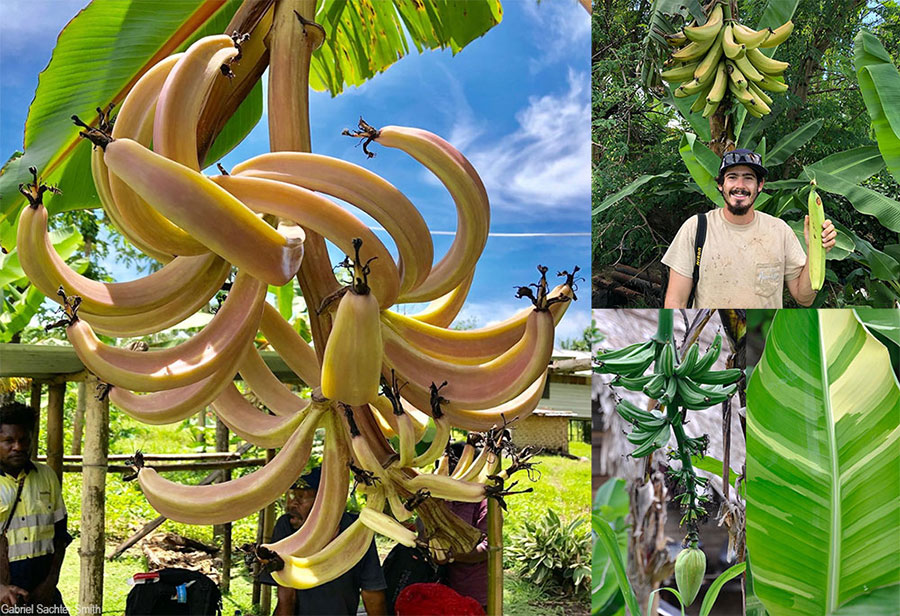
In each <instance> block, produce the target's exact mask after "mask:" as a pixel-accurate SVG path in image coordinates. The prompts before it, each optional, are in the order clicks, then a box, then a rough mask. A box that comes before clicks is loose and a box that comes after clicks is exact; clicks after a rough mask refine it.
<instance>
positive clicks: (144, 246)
mask: <svg viewBox="0 0 900 616" xmlns="http://www.w3.org/2000/svg"><path fill="white" fill-rule="evenodd" d="M91 177H92V178H93V179H94V187H95V188H96V189H97V196H98V197H99V198H100V205H102V206H103V211H104V212H106V216H107V218H109V221H110V222H111V223H112V225H113V227H115V229H116V230H117V231H118V232H119V234H120V235H121V236H122V237H123V238H125V240H126V241H127V242H131V243H132V244H133V245H134V246H135V248H137V249H138V250H140V251H141V252H143V253H144V254H145V255H148V256H150V257H153V258H154V259H156V260H157V261H159V262H160V263H168V262H169V261H171V260H172V255H171V254H169V253H166V252H163V251H160V250H156V249H155V248H154V247H153V246H152V245H150V244H148V243H147V242H145V241H144V240H143V239H142V238H141V236H140V235H139V234H138V233H136V232H135V231H133V230H132V229H131V227H130V226H128V224H127V223H126V221H125V220H124V219H123V217H122V214H121V212H120V211H119V206H117V205H116V202H115V200H114V199H113V196H112V189H110V187H109V181H110V178H109V169H107V168H106V163H104V162H103V150H101V149H100V148H92V150H91ZM132 194H133V193H132Z"/></svg>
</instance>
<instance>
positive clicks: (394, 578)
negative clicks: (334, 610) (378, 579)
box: [381, 543, 440, 614]
mask: <svg viewBox="0 0 900 616" xmlns="http://www.w3.org/2000/svg"><path fill="white" fill-rule="evenodd" d="M381 568H382V569H383V571H384V581H385V583H386V584H387V589H386V590H385V591H384V594H385V596H386V597H387V608H388V614H394V603H395V602H396V601H397V597H398V596H399V595H400V591H401V590H403V589H404V588H406V587H407V586H409V585H410V584H418V583H420V582H426V583H427V582H437V581H438V580H439V579H440V568H439V567H437V566H435V565H433V564H432V563H431V562H430V561H429V560H428V559H427V558H426V557H425V555H424V554H423V553H422V551H421V550H419V548H410V547H406V546H405V545H403V544H400V543H398V544H397V545H395V546H394V548H393V549H392V550H391V551H390V553H388V555H387V556H386V557H385V559H384V563H383V564H382V565H381Z"/></svg>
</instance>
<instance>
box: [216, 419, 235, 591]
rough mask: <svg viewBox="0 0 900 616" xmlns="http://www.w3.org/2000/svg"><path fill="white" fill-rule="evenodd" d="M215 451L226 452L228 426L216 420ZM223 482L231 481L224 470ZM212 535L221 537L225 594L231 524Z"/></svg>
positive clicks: (229, 475) (229, 555) (228, 580)
mask: <svg viewBox="0 0 900 616" xmlns="http://www.w3.org/2000/svg"><path fill="white" fill-rule="evenodd" d="M216 451H228V426H226V425H225V424H224V423H222V420H221V419H216ZM223 480H224V481H231V471H230V470H226V471H225V476H224V478H223ZM213 535H214V536H221V537H222V579H221V581H220V582H219V590H221V591H222V594H226V593H227V592H228V591H229V589H230V588H231V522H226V523H225V524H219V525H216V526H213Z"/></svg>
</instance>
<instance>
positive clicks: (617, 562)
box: [591, 511, 641, 614]
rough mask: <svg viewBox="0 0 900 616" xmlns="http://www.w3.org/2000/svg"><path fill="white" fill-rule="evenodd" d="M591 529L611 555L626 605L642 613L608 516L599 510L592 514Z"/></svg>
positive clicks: (633, 611)
mask: <svg viewBox="0 0 900 616" xmlns="http://www.w3.org/2000/svg"><path fill="white" fill-rule="evenodd" d="M591 529H592V530H593V531H594V534H595V539H594V540H595V541H596V542H597V543H602V544H603V546H604V548H605V549H606V553H607V554H608V555H609V559H608V560H609V562H610V564H611V565H612V569H613V572H614V573H615V576H616V582H617V583H618V585H619V589H621V591H622V594H624V595H625V605H627V606H628V609H629V611H631V613H632V614H640V613H641V608H640V606H639V605H638V602H637V597H636V596H635V594H634V590H633V589H632V588H631V584H629V582H628V576H627V575H626V573H625V560H624V559H623V557H622V552H621V551H620V547H619V543H618V539H617V537H616V533H615V532H614V531H613V529H612V528H610V527H609V522H608V521H607V520H606V518H604V517H603V516H602V515H601V514H600V513H599V512H597V511H595V512H594V513H592V514H591ZM596 562H597V561H592V564H593V563H596ZM595 571H596V570H595Z"/></svg>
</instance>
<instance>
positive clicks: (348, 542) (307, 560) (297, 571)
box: [272, 492, 384, 589]
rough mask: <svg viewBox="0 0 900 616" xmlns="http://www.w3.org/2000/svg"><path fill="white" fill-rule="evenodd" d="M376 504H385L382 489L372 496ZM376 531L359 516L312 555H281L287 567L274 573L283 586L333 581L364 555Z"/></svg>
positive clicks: (307, 585) (310, 584)
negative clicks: (380, 493)
mask: <svg viewBox="0 0 900 616" xmlns="http://www.w3.org/2000/svg"><path fill="white" fill-rule="evenodd" d="M369 498H370V499H371V502H372V505H371V506H372V507H374V508H375V509H380V508H382V507H384V497H383V496H380V495H379V493H378V492H375V493H373V494H372V495H370V497H369ZM374 536H375V531H373V530H372V529H371V528H369V527H368V526H366V525H365V524H363V522H362V521H360V520H359V519H357V520H356V521H354V522H353V523H352V524H350V526H348V527H347V528H346V529H344V530H343V531H342V532H341V533H340V534H339V535H338V536H337V537H335V538H334V539H332V540H331V542H330V543H329V544H328V545H326V546H325V547H324V548H322V549H321V550H319V551H318V552H316V553H315V554H312V555H310V556H291V555H290V554H282V553H279V554H278V555H279V556H281V558H282V559H283V560H284V569H282V570H281V571H273V572H272V577H273V578H274V579H275V581H276V582H278V584H279V585H281V586H288V587H290V588H299V589H304V588H313V587H315V586H320V585H322V584H324V583H326V582H330V581H331V580H334V579H336V578H339V577H340V576H342V575H344V574H345V573H346V572H347V571H350V569H352V568H353V567H354V566H355V565H356V563H358V562H359V561H360V559H362V557H363V556H364V555H365V553H366V550H368V549H369V544H371V543H372V538H373V537H374Z"/></svg>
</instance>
